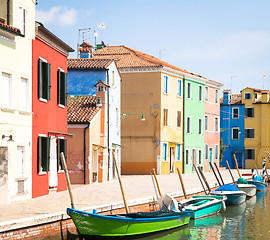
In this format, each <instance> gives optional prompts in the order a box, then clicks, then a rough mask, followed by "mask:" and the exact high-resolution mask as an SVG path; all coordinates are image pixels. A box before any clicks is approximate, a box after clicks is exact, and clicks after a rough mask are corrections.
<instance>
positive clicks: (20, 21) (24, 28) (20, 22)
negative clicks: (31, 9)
mask: <svg viewBox="0 0 270 240" xmlns="http://www.w3.org/2000/svg"><path fill="white" fill-rule="evenodd" d="M18 7H19V8H18V29H20V31H21V34H22V35H24V36H26V35H27V32H28V30H27V22H28V10H27V8H26V7H25V6H23V5H21V4H19V6H18ZM20 9H22V11H23V12H24V16H23V17H24V19H21V15H20V14H21V10H20Z"/></svg>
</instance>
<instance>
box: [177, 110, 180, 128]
mask: <svg viewBox="0 0 270 240" xmlns="http://www.w3.org/2000/svg"><path fill="white" fill-rule="evenodd" d="M177 127H181V111H177Z"/></svg>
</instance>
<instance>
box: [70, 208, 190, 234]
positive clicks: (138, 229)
mask: <svg viewBox="0 0 270 240" xmlns="http://www.w3.org/2000/svg"><path fill="white" fill-rule="evenodd" d="M67 213H68V215H69V216H70V217H71V218H72V220H73V222H74V224H75V225H76V227H77V229H78V231H79V233H80V234H82V235H86V236H108V237H114V236H133V235H140V234H146V233H153V232H157V231H162V230H168V229H172V228H176V227H181V226H185V225H187V224H188V223H189V220H190V216H191V213H190V212H188V211H182V212H162V211H156V212H138V213H127V214H117V215H101V214H97V213H89V212H84V211H80V210H76V209H73V208H67Z"/></svg>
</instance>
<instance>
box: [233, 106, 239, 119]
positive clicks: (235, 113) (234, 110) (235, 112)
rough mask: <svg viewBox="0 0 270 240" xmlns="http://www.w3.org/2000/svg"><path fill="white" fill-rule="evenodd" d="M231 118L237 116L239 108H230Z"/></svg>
mask: <svg viewBox="0 0 270 240" xmlns="http://www.w3.org/2000/svg"><path fill="white" fill-rule="evenodd" d="M232 118H239V108H233V109H232Z"/></svg>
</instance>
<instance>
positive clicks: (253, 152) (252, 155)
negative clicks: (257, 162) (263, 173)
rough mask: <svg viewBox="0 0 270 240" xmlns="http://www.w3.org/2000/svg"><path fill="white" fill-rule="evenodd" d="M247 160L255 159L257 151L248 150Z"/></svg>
mask: <svg viewBox="0 0 270 240" xmlns="http://www.w3.org/2000/svg"><path fill="white" fill-rule="evenodd" d="M246 159H247V160H254V159H255V149H246Z"/></svg>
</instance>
